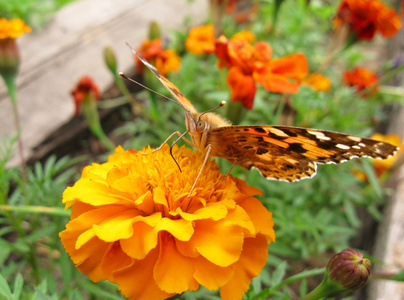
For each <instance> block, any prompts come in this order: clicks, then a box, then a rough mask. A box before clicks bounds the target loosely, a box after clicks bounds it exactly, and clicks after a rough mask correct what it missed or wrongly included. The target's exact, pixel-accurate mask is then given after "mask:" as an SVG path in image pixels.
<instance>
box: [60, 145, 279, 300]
mask: <svg viewBox="0 0 404 300" xmlns="http://www.w3.org/2000/svg"><path fill="white" fill-rule="evenodd" d="M173 150H174V157H175V158H176V159H177V162H178V164H179V165H180V167H181V170H182V172H181V171H180V170H179V168H178V167H177V165H176V164H175V162H174V161H173V159H172V157H171V156H170V154H169V151H168V146H165V147H164V148H163V149H161V150H159V151H155V152H153V151H152V149H150V148H148V149H143V150H142V151H141V152H138V151H136V150H128V151H124V150H123V149H122V148H121V147H118V148H116V150H115V153H114V154H113V155H111V156H110V157H109V159H108V162H106V163H104V164H95V163H94V164H92V165H91V166H87V167H86V168H84V170H83V173H82V177H81V178H80V179H79V180H78V181H77V182H76V183H75V184H74V186H73V187H68V188H67V189H66V190H65V192H64V193H63V203H65V204H66V208H67V207H72V214H71V220H70V222H69V223H68V224H67V225H66V230H64V231H63V232H61V233H60V237H61V240H62V243H63V245H64V247H65V249H66V251H67V252H68V253H69V254H70V257H71V259H72V260H73V262H74V263H75V264H76V267H77V268H78V269H79V270H80V271H81V272H83V273H85V274H87V275H88V276H89V277H90V279H91V280H93V281H99V280H109V281H110V282H113V283H116V284H118V287H119V289H120V290H121V291H122V293H123V294H124V295H125V296H126V297H128V298H130V299H138V300H141V299H165V298H169V297H172V296H174V295H176V294H181V293H183V292H185V291H195V290H197V289H198V288H199V286H200V285H203V286H205V287H206V288H207V289H209V290H215V289H218V288H220V294H221V297H222V299H241V298H242V296H243V295H244V293H245V292H246V291H247V290H248V288H249V284H250V282H251V279H252V278H253V277H255V276H257V275H258V274H259V273H260V271H261V269H262V268H263V267H264V265H265V263H266V260H267V255H268V252H267V247H268V244H269V243H270V242H272V241H274V240H275V233H274V230H273V221H272V214H271V213H270V212H268V211H267V210H266V209H265V207H264V206H263V205H262V204H261V203H260V201H258V200H257V199H256V198H254V197H253V195H255V194H259V193H260V191H259V190H257V189H256V188H254V187H249V186H247V185H246V183H245V182H244V181H242V180H239V179H237V178H234V177H232V176H231V175H229V176H224V175H223V174H222V173H220V171H219V167H218V165H217V164H216V162H215V161H211V160H209V161H208V162H207V164H206V166H205V168H204V170H203V172H202V174H201V177H200V178H199V180H198V181H197V184H196V187H195V189H194V190H193V192H192V194H191V197H188V193H189V191H190V188H191V186H192V185H193V183H194V180H195V178H196V176H197V175H198V173H199V167H195V166H201V165H202V163H203V160H204V156H205V155H204V154H203V153H201V152H199V151H192V150H190V149H188V148H186V147H181V148H177V147H174V148H173ZM145 152H147V153H148V154H147V155H145V154H144V153H145Z"/></svg>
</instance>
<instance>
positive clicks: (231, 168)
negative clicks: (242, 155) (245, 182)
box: [224, 159, 237, 179]
mask: <svg viewBox="0 0 404 300" xmlns="http://www.w3.org/2000/svg"><path fill="white" fill-rule="evenodd" d="M236 163H237V159H235V160H234V161H233V163H232V165H231V167H230V169H229V171H227V173H226V176H224V179H226V178H227V175H229V174H230V172H231V170H233V168H234V166H235V165H236Z"/></svg>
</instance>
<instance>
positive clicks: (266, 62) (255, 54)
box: [216, 36, 308, 109]
mask: <svg viewBox="0 0 404 300" xmlns="http://www.w3.org/2000/svg"><path fill="white" fill-rule="evenodd" d="M216 56H217V57H218V58H219V62H218V65H219V67H220V68H223V67H226V68H228V69H229V73H228V75H227V83H228V84H229V87H230V91H231V101H238V102H241V103H242V104H243V105H244V107H246V108H247V109H251V108H252V106H253V100H254V96H255V91H256V87H255V83H259V84H261V85H262V86H263V87H264V88H265V89H266V90H268V91H271V92H274V93H297V92H298V90H299V82H300V81H301V80H302V79H303V78H304V77H306V75H307V72H308V64H307V60H306V57H305V56H304V55H303V54H301V53H296V54H293V55H289V56H287V57H281V58H275V59H272V58H271V56H272V48H271V46H270V45H268V44H267V43H265V42H257V43H255V44H254V45H251V44H250V43H248V42H247V41H246V40H243V39H236V40H234V41H229V40H227V39H226V38H225V37H224V36H221V37H220V38H219V39H217V40H216ZM242 82H245V83H248V85H247V86H246V87H245V89H244V90H243V89H242V88H241V86H240V84H241V83H242ZM247 89H248V90H247Z"/></svg>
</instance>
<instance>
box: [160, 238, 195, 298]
mask: <svg viewBox="0 0 404 300" xmlns="http://www.w3.org/2000/svg"><path fill="white" fill-rule="evenodd" d="M160 247H161V250H160V256H159V258H158V260H157V263H156V267H155V269H154V278H155V280H156V282H157V285H158V286H159V287H160V288H161V289H162V290H164V291H166V292H168V293H177V294H179V293H182V292H185V291H195V290H197V289H198V288H199V284H198V282H197V281H196V280H195V279H194V278H193V274H194V272H195V267H194V264H193V259H192V258H187V257H184V256H183V255H181V254H180V253H179V252H178V250H177V248H176V245H175V241H174V239H173V238H172V237H170V236H168V235H165V236H164V237H163V238H162V239H161V244H160Z"/></svg>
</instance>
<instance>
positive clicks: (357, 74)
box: [343, 67, 379, 98]
mask: <svg viewBox="0 0 404 300" xmlns="http://www.w3.org/2000/svg"><path fill="white" fill-rule="evenodd" d="M343 80H344V83H345V84H346V85H348V86H355V87H356V91H357V92H358V93H360V92H362V91H363V90H365V89H367V88H369V87H371V86H375V85H376V84H377V82H378V81H379V78H378V77H377V75H376V74H375V73H373V72H371V71H369V70H368V69H366V68H363V67H356V68H355V69H353V70H352V71H345V72H344V75H343ZM376 92H377V86H375V87H374V88H373V89H372V90H371V91H370V92H369V93H367V94H364V95H363V97H364V98H366V97H368V96H370V95H371V94H374V93H376Z"/></svg>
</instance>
